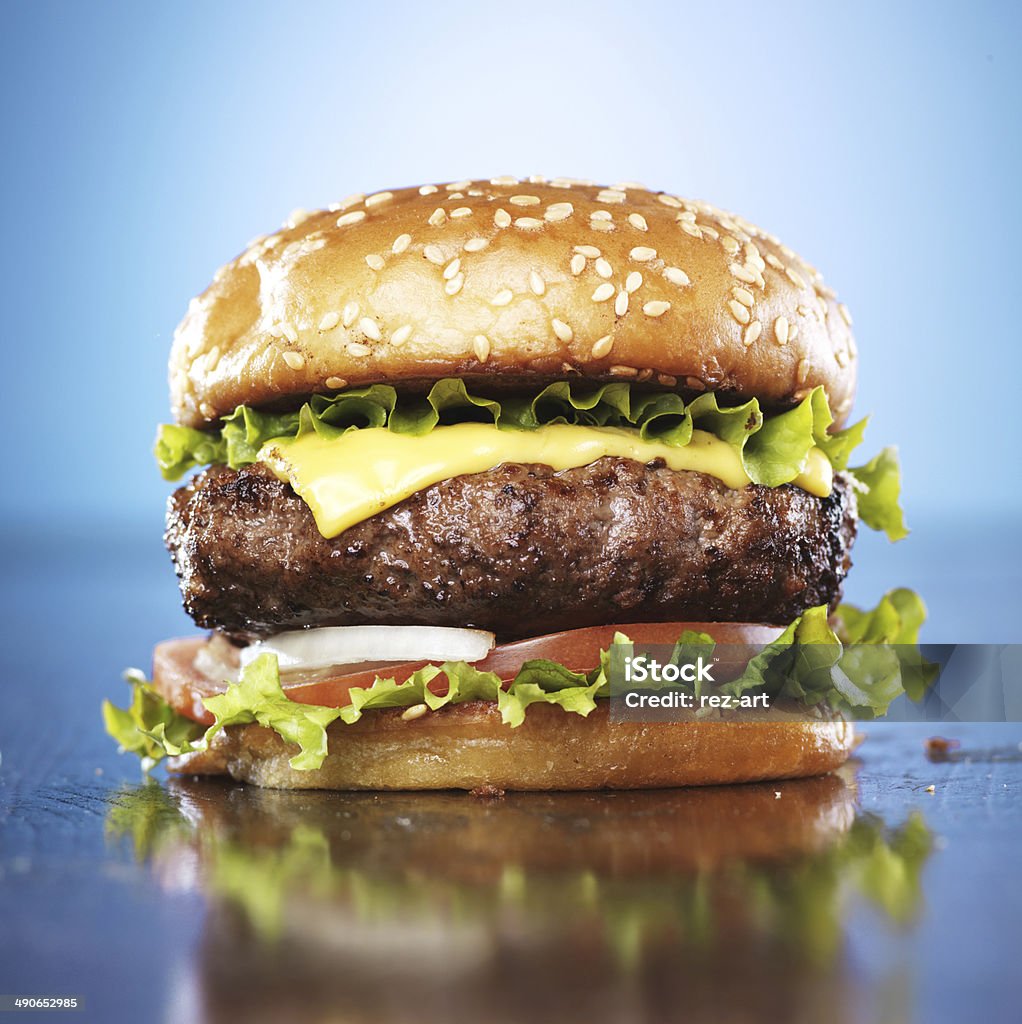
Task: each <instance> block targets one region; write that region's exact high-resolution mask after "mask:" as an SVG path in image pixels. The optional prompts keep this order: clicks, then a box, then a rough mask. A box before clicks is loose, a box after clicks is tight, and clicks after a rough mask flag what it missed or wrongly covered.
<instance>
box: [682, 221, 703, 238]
mask: <svg viewBox="0 0 1022 1024" xmlns="http://www.w3.org/2000/svg"><path fill="white" fill-rule="evenodd" d="M681 230H682V231H684V232H685V234H686V235H691V236H692V237H693V238H702V237H703V233H702V231H700V230H699V228H697V227H696V226H695V224H690V223H689V222H688V221H687V220H683V221H681Z"/></svg>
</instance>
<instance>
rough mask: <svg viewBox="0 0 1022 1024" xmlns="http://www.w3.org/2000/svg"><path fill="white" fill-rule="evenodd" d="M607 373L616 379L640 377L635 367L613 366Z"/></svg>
mask: <svg viewBox="0 0 1022 1024" xmlns="http://www.w3.org/2000/svg"><path fill="white" fill-rule="evenodd" d="M607 372H608V373H610V374H612V375H613V376H615V377H638V376H639V371H638V370H637V369H635V367H634V366H612V367H611V368H610V369H609V370H608V371H607Z"/></svg>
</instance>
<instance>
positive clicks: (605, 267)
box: [593, 256, 614, 277]
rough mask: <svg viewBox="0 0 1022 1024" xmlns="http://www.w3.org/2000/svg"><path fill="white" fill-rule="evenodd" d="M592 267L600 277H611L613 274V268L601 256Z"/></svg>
mask: <svg viewBox="0 0 1022 1024" xmlns="http://www.w3.org/2000/svg"><path fill="white" fill-rule="evenodd" d="M593 266H594V267H595V268H596V273H597V274H599V275H600V277H612V276H613V274H614V268H613V267H612V266H611V265H610V263H609V262H608V261H607V260H605V259H604V258H603V257H602V256H601V257H599V259H597V261H596V262H595V263H594V264H593Z"/></svg>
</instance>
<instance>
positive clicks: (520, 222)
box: [515, 217, 543, 231]
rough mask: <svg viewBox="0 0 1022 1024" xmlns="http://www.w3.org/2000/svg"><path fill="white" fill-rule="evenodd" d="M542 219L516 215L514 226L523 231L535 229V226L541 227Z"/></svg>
mask: <svg viewBox="0 0 1022 1024" xmlns="http://www.w3.org/2000/svg"><path fill="white" fill-rule="evenodd" d="M542 226H543V221H541V220H538V219H537V218H536V217H516V218H515V227H516V228H521V229H522V230H523V231H535V230H536V228H541V227H542Z"/></svg>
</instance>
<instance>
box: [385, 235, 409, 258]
mask: <svg viewBox="0 0 1022 1024" xmlns="http://www.w3.org/2000/svg"><path fill="white" fill-rule="evenodd" d="M411 244H412V236H411V235H398V236H397V238H395V239H394V244H393V245H392V246H391V247H390V251H391V252H392V253H394V254H395V255H397V254H398V253H402V252H404V251H405V249H407V248H408V246H410V245H411Z"/></svg>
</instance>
